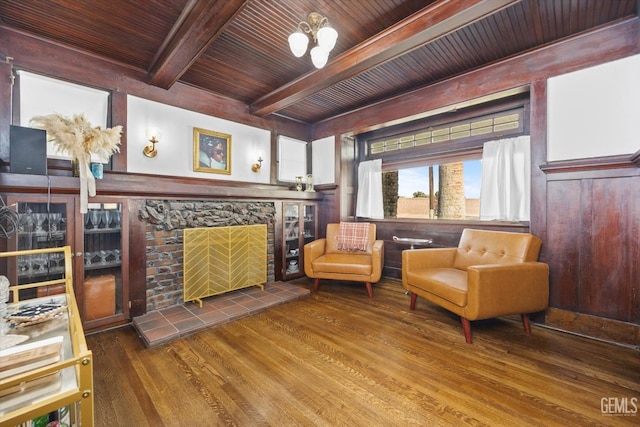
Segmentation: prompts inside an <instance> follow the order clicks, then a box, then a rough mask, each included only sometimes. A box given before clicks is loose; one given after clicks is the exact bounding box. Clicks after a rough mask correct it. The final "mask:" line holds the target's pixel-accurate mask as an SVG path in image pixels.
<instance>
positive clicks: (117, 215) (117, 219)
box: [113, 211, 120, 228]
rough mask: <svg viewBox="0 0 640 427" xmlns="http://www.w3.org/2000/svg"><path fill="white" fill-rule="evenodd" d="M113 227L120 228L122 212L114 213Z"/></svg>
mask: <svg viewBox="0 0 640 427" xmlns="http://www.w3.org/2000/svg"><path fill="white" fill-rule="evenodd" d="M113 225H114V227H115V228H120V211H114V212H113Z"/></svg>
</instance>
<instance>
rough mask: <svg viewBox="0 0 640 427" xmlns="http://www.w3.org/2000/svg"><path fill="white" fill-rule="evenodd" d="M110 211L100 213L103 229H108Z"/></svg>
mask: <svg viewBox="0 0 640 427" xmlns="http://www.w3.org/2000/svg"><path fill="white" fill-rule="evenodd" d="M111 217H112V215H111V211H102V218H103V219H104V228H109V224H111Z"/></svg>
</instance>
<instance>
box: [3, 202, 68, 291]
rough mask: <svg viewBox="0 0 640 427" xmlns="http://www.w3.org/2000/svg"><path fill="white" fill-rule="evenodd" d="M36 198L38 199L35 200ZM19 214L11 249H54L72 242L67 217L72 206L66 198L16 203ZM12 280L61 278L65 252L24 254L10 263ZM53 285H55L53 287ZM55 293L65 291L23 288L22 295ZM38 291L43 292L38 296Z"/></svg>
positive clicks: (32, 280) (12, 281)
mask: <svg viewBox="0 0 640 427" xmlns="http://www.w3.org/2000/svg"><path fill="white" fill-rule="evenodd" d="M34 200H36V199H34ZM12 204H13V205H14V206H15V209H16V211H17V213H18V218H17V232H16V234H15V236H14V237H13V239H14V241H13V244H12V245H11V246H12V249H15V250H31V249H43V248H54V247H62V246H65V245H69V244H70V242H71V240H72V233H71V232H70V231H69V229H68V227H67V225H68V221H67V220H68V218H69V211H68V209H72V207H71V206H70V205H69V204H68V203H67V202H66V201H65V200H63V199H53V200H49V201H48V202H40V201H33V202H31V201H30V202H24V201H19V202H15V201H14V202H13V203H12ZM8 270H9V275H10V276H11V277H12V280H10V281H11V283H16V282H17V283H18V284H25V283H31V282H34V281H47V280H56V279H60V278H62V274H63V272H64V258H63V256H62V253H52V254H36V255H21V256H18V257H16V259H15V262H14V263H11V264H10V265H9V268H8ZM52 288H53V287H52ZM49 291H51V292H52V293H56V292H64V290H63V289H48V288H40V289H39V290H38V291H37V290H36V289H24V290H22V291H20V298H21V299H22V298H25V299H28V298H35V297H38V296H44V295H46V293H48V292H49ZM36 292H39V293H40V294H44V295H38V294H36Z"/></svg>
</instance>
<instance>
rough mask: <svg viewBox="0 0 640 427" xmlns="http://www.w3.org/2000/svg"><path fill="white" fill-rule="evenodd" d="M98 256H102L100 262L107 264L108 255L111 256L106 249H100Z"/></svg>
mask: <svg viewBox="0 0 640 427" xmlns="http://www.w3.org/2000/svg"><path fill="white" fill-rule="evenodd" d="M98 256H99V257H100V264H106V263H107V257H108V256H109V251H105V250H102V251H99V252H98Z"/></svg>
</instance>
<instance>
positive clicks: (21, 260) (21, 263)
mask: <svg viewBox="0 0 640 427" xmlns="http://www.w3.org/2000/svg"><path fill="white" fill-rule="evenodd" d="M18 272H19V273H18V274H19V275H20V276H26V275H28V274H30V273H31V259H30V255H21V256H19V257H18Z"/></svg>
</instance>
